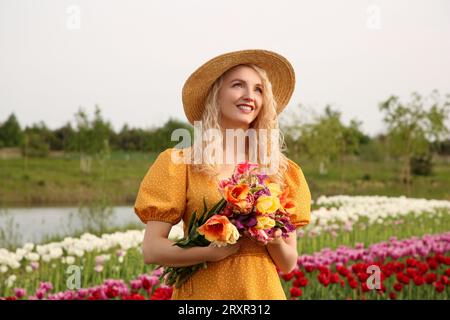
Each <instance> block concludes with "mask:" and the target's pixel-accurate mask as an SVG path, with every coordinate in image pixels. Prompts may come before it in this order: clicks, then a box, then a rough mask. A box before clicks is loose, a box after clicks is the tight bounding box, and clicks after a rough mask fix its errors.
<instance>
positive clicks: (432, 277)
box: [425, 273, 437, 284]
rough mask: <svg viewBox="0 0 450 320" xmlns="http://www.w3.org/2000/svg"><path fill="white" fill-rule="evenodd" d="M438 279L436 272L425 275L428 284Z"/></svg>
mask: <svg viewBox="0 0 450 320" xmlns="http://www.w3.org/2000/svg"><path fill="white" fill-rule="evenodd" d="M436 280H437V275H436V273H429V274H427V275H426V276H425V281H426V283H428V284H432V283H433V282H435V281H436Z"/></svg>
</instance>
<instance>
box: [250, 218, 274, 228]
mask: <svg viewBox="0 0 450 320" xmlns="http://www.w3.org/2000/svg"><path fill="white" fill-rule="evenodd" d="M256 221H258V223H257V225H256V226H255V229H258V230H260V229H271V228H273V227H275V220H273V219H272V218H271V217H266V216H257V217H256Z"/></svg>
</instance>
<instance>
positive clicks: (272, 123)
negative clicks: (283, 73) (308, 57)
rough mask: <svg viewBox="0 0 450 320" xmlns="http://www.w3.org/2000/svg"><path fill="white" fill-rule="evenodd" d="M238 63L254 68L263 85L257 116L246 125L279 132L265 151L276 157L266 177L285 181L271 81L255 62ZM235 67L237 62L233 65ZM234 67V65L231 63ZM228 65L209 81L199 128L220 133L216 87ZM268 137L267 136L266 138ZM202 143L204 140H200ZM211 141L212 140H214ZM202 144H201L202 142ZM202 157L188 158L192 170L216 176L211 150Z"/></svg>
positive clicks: (285, 167)
mask: <svg viewBox="0 0 450 320" xmlns="http://www.w3.org/2000/svg"><path fill="white" fill-rule="evenodd" d="M240 66H247V67H250V68H252V69H253V70H255V71H256V72H257V73H258V75H259V76H260V77H261V80H262V85H263V102H262V108H261V110H260V112H259V114H258V116H257V117H256V119H255V120H254V121H253V122H252V123H251V124H250V126H249V128H253V129H255V130H256V131H258V130H259V129H266V130H267V131H268V132H270V130H277V131H278V132H279V135H278V141H276V142H275V145H271V143H269V145H268V154H269V156H270V159H276V161H277V162H278V170H277V172H276V173H275V174H272V175H270V176H269V178H270V179H271V180H272V181H273V182H276V183H279V184H282V185H283V184H284V173H285V172H286V170H287V168H288V159H287V157H286V156H285V155H284V154H283V151H284V150H285V149H284V147H285V143H284V136H283V134H282V132H281V131H280V130H279V123H278V115H277V111H276V110H277V103H276V101H275V99H274V97H273V92H272V84H271V83H270V81H269V78H268V76H267V73H266V71H265V70H264V69H262V68H260V67H258V66H256V65H254V64H241V65H240ZM236 67H237V66H236ZM233 68H235V67H233ZM230 70H231V69H229V70H227V71H226V72H224V73H223V74H222V75H221V76H220V77H219V78H218V79H217V80H216V81H215V82H214V84H213V85H212V87H211V90H210V91H209V93H208V95H207V98H206V101H205V110H204V112H203V115H202V119H201V122H202V130H203V131H207V130H208V129H217V130H216V131H217V132H220V133H222V132H223V129H224V128H222V127H221V126H220V116H221V113H220V106H219V102H218V95H219V90H220V88H221V87H222V84H223V80H224V77H225V74H226V73H227V72H228V71H230ZM255 138H256V140H257V144H258V145H259V140H258V135H256V137H255ZM222 139H223V135H221V136H220V140H219V141H217V140H216V141H215V143H222ZM269 141H270V140H269ZM202 143H204V142H202ZM213 143H214V142H213ZM194 145H195V144H194ZM202 147H203V145H202ZM193 154H194V153H193V152H191V155H192V160H193V159H194V155H193ZM205 158H206V159H204V161H202V163H201V164H195V162H194V161H191V163H192V166H193V167H194V169H195V170H197V171H200V172H205V173H206V174H208V175H210V176H213V177H217V175H218V174H219V171H218V168H217V165H216V164H215V163H214V159H213V156H212V155H210V154H206V155H205ZM258 163H261V159H260V157H259V155H258Z"/></svg>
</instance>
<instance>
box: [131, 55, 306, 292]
mask: <svg viewBox="0 0 450 320" xmlns="http://www.w3.org/2000/svg"><path fill="white" fill-rule="evenodd" d="M294 86H295V76H294V71H293V68H292V66H291V64H290V63H289V62H288V61H287V60H286V59H285V58H284V57H283V56H281V55H279V54H277V53H275V52H271V51H267V50H243V51H235V52H229V53H226V54H223V55H220V56H218V57H215V58H213V59H211V60H209V61H208V62H206V63H205V64H203V65H202V66H201V67H199V68H198V69H197V70H196V71H195V72H194V73H193V74H192V75H191V76H190V77H189V78H188V79H187V81H186V83H185V85H184V87H183V106H184V111H185V113H186V116H187V119H188V120H189V122H190V123H192V124H194V123H195V124H196V125H197V124H200V125H201V127H202V131H203V132H214V136H215V139H202V137H204V135H202V136H201V137H200V139H199V141H197V140H196V142H195V143H194V146H193V147H190V148H183V149H175V148H174V149H168V150H165V151H164V152H162V153H161V154H160V155H159V156H158V158H157V159H156V160H155V162H154V163H153V164H152V166H151V167H150V169H149V170H148V172H147V174H146V175H145V177H144V179H143V180H142V182H141V185H140V189H139V192H138V195H137V199H136V203H135V206H134V210H135V212H136V214H137V215H138V216H139V218H140V219H141V221H142V222H143V223H145V224H146V230H145V236H144V240H143V244H142V249H143V256H144V261H145V263H148V264H159V265H164V266H174V267H182V266H190V265H194V264H198V263H202V262H207V268H206V269H201V270H199V271H197V272H196V273H195V274H194V275H193V276H192V277H191V278H190V279H189V280H188V281H186V282H185V283H184V284H183V285H182V286H181V287H180V288H174V291H173V295H172V299H174V300H175V299H176V300H180V299H198V300H222V299H227V300H231V299H239V300H264V299H267V300H269V299H278V300H279V299H282V300H284V299H286V295H285V293H284V291H283V288H282V286H281V282H280V278H279V276H278V273H277V268H278V270H280V271H281V272H284V273H288V272H290V271H292V270H293V269H294V268H295V266H296V264H297V257H298V253H297V237H296V232H295V231H293V232H291V233H290V236H289V237H288V238H286V239H284V238H282V237H276V238H275V240H273V241H271V242H269V243H268V244H267V245H261V244H258V243H256V242H254V241H252V240H250V239H246V238H241V239H240V240H239V241H238V242H237V243H236V244H233V245H227V246H224V247H193V248H187V249H182V248H180V247H177V246H173V242H172V241H171V240H169V239H168V235H169V232H170V229H171V227H172V226H173V225H175V224H177V223H178V222H179V221H181V220H183V221H184V226H185V230H186V228H187V225H188V222H189V219H190V216H191V214H192V212H194V211H195V210H197V211H198V212H202V208H203V199H204V198H205V200H206V203H207V205H208V207H211V206H212V205H214V204H215V203H216V202H217V201H219V200H220V198H221V195H220V193H219V191H218V188H217V183H218V181H219V180H220V179H222V178H227V177H229V176H231V174H232V172H233V169H234V167H235V164H236V163H238V162H239V161H240V160H251V161H253V162H255V161H256V162H259V163H260V164H264V165H266V166H268V165H270V168H271V169H272V170H271V171H270V174H269V178H270V180H271V181H273V182H278V183H280V184H282V185H284V186H286V187H289V190H290V198H291V200H292V201H294V202H295V205H296V210H295V212H294V213H292V214H291V220H292V221H293V223H294V224H295V226H296V227H297V228H300V227H302V226H304V225H306V224H308V223H309V220H310V202H311V194H310V191H309V188H308V185H307V182H306V180H305V177H304V175H303V172H302V170H301V168H300V167H299V166H298V165H297V164H295V163H294V162H293V161H291V160H290V159H288V158H287V157H286V156H285V155H283V153H282V150H281V146H282V145H283V143H282V135H271V133H273V132H278V114H279V113H280V112H281V111H282V110H283V109H284V107H285V106H286V105H287V103H288V102H289V99H290V97H291V95H292V92H293V90H294ZM250 130H253V131H256V132H265V133H268V134H269V137H274V136H275V137H277V138H276V139H270V138H268V139H262V138H261V137H263V136H262V135H258V134H256V135H246V136H245V137H244V139H245V144H244V147H245V148H244V149H243V150H242V148H238V147H237V146H236V144H235V145H234V146H233V144H232V143H230V142H231V141H229V140H233V141H232V142H236V139H237V137H238V135H236V136H231V135H228V133H230V131H231V132H232V133H233V132H237V131H239V132H249V131H250ZM197 138H198V137H197ZM263 138H264V137H263ZM262 140H264V141H262ZM227 142H228V143H227ZM252 142H253V143H252ZM230 145H231V148H230ZM251 145H252V146H253V149H252V147H251ZM255 146H256V149H258V148H259V149H261V148H262V149H264V150H262V151H263V152H261V150H259V151H258V150H257V151H255ZM211 150H215V152H214V154H213V153H212V152H209V151H211ZM219 151H222V152H219ZM230 154H231V156H230ZM199 155H200V158H199ZM196 157H197V158H196ZM195 158H196V159H195ZM230 158H231V161H230ZM174 159H184V161H182V162H180V161H174ZM199 159H200V161H198V160H199ZM267 159H269V160H267ZM274 163H276V166H274V165H273V164H274ZM274 168H275V170H273V169H274Z"/></svg>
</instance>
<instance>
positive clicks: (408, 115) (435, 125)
mask: <svg viewBox="0 0 450 320" xmlns="http://www.w3.org/2000/svg"><path fill="white" fill-rule="evenodd" d="M428 104H430V105H431V106H430V107H429V108H427V107H426V106H427V105H428ZM379 108H380V110H381V111H382V112H383V113H384V119H383V120H384V122H385V123H386V124H387V126H388V132H387V139H388V151H389V153H390V155H391V156H393V157H394V158H397V159H400V160H402V162H403V168H402V170H401V176H400V178H401V180H402V181H403V182H404V183H405V184H406V185H409V184H411V161H412V158H413V157H414V156H417V155H421V154H426V153H427V152H428V151H429V150H430V147H431V142H432V141H433V142H438V141H441V140H442V139H444V138H445V137H446V136H447V134H448V133H449V130H448V128H447V127H446V126H445V121H446V120H447V119H448V115H449V112H450V96H449V95H447V96H446V97H445V98H444V99H442V98H441V97H440V95H439V93H438V92H437V91H436V90H434V91H433V92H432V93H431V94H430V96H429V97H428V98H426V99H424V98H423V97H422V96H421V95H419V94H418V93H417V92H413V93H412V95H411V100H410V101H409V102H408V103H406V104H404V103H402V102H400V99H399V98H398V97H397V96H391V97H389V98H388V99H387V100H386V101H384V102H382V103H381V104H380V106H379ZM430 165H431V163H430Z"/></svg>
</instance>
